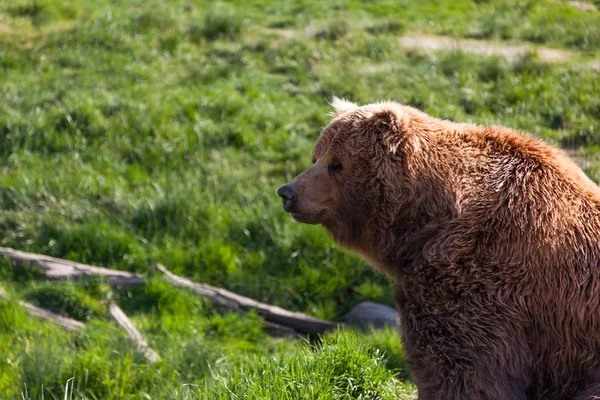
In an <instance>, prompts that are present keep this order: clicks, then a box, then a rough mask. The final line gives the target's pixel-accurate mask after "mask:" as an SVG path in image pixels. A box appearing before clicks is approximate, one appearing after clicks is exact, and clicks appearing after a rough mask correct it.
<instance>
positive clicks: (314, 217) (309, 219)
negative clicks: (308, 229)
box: [289, 211, 323, 225]
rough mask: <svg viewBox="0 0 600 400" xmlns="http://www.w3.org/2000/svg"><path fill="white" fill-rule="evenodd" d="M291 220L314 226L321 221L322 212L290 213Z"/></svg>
mask: <svg viewBox="0 0 600 400" xmlns="http://www.w3.org/2000/svg"><path fill="white" fill-rule="evenodd" d="M289 214H290V215H291V217H292V218H294V219H295V220H296V221H298V222H301V223H303V224H309V225H315V224H319V223H321V222H322V221H321V220H322V218H321V217H322V215H323V212H322V211H318V212H313V213H301V212H290V213H289Z"/></svg>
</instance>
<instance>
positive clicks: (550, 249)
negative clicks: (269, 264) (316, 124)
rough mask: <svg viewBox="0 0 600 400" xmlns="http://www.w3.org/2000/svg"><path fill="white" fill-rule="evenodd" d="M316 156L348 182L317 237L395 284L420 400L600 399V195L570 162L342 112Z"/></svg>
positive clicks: (503, 134)
mask: <svg viewBox="0 0 600 400" xmlns="http://www.w3.org/2000/svg"><path fill="white" fill-rule="evenodd" d="M314 156H315V158H316V159H317V160H319V159H322V158H323V160H330V159H332V158H335V159H336V160H339V161H340V162H341V164H342V165H343V170H342V171H341V172H340V173H339V174H338V175H337V176H334V177H331V176H328V177H326V178H325V176H326V175H324V174H322V175H320V176H322V178H320V179H328V181H327V184H326V185H321V187H323V188H324V189H322V190H320V191H318V192H315V191H313V192H310V189H306V190H305V192H310V193H309V194H310V198H311V204H312V205H315V204H319V205H320V206H323V207H324V209H326V210H327V211H326V217H323V219H322V220H319V221H313V222H318V223H322V224H323V225H324V226H325V227H326V228H327V230H328V231H329V232H330V233H331V234H332V236H333V237H334V238H335V239H336V240H337V241H338V242H340V243H341V244H342V245H344V246H345V247H347V248H349V249H352V250H353V251H357V252H358V253H360V254H362V255H363V256H364V257H365V258H366V259H368V260H369V261H370V262H372V263H373V265H375V266H376V267H377V268H379V269H381V270H382V271H385V272H386V273H387V274H388V275H389V276H390V277H391V278H392V279H393V281H394V282H395V285H396V299H397V306H398V309H399V312H400V319H401V326H402V338H403V341H404V343H405V348H406V354H407V359H408V362H409V364H410V366H411V370H412V374H413V377H414V379H415V382H416V384H417V386H418V389H419V398H420V399H422V400H425V399H427V400H430V399H440V400H441V399H457V400H458V399H490V400H491V399H494V400H495V399H523V400H525V399H556V400H558V399H592V398H594V397H593V396H600V190H599V189H598V187H597V186H596V185H595V184H593V183H592V182H591V181H590V180H589V179H588V178H587V177H586V176H585V175H584V174H583V172H581V170H580V169H579V168H578V167H577V166H576V165H575V164H573V163H572V162H571V161H570V160H569V159H568V158H567V157H566V156H565V155H564V154H563V153H562V152H560V151H558V150H556V149H554V148H552V147H551V146H549V145H547V144H545V143H543V142H542V141H540V140H538V139H536V138H533V137H530V136H527V135H524V134H521V133H518V132H515V131H513V130H510V129H508V128H504V127H496V126H492V127H482V126H475V125H470V124H456V123H452V122H448V121H442V120H439V119H436V118H433V117H430V116H428V115H426V114H424V113H422V112H420V111H418V110H415V109H412V108H410V107H405V106H402V105H399V104H395V103H381V104H374V105H368V106H364V107H358V106H355V107H352V104H351V103H350V104H349V103H343V107H342V109H341V110H340V111H339V112H336V113H334V119H333V121H332V123H331V125H330V126H329V127H327V128H326V129H325V130H324V131H323V133H322V135H321V137H320V138H319V141H318V143H317V145H316V146H315V151H314ZM327 162H329V161H323V164H322V165H323V166H324V168H325V167H326V164H327ZM314 176H316V175H314ZM296 179H299V180H302V175H300V176H299V177H298V178H296ZM314 183H315V182H311V181H310V180H305V181H304V186H303V187H305V188H311V187H313V186H311V185H314ZM324 192H327V193H329V194H327V193H324ZM333 192H335V193H336V194H335V196H332V195H331V193H333ZM307 196H308V194H307ZM321 199H329V200H327V201H325V200H323V201H321ZM331 199H334V200H331ZM302 201H303V198H302V196H299V198H298V202H299V204H300V205H301V204H302Z"/></svg>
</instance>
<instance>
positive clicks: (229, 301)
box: [156, 264, 340, 334]
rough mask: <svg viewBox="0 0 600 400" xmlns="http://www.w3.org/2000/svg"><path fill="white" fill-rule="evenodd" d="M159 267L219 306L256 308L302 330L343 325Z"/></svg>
mask: <svg viewBox="0 0 600 400" xmlns="http://www.w3.org/2000/svg"><path fill="white" fill-rule="evenodd" d="M156 268H157V269H158V270H159V271H161V272H162V273H163V274H165V277H166V278H167V279H168V280H169V281H170V282H171V283H173V285H175V286H178V287H187V288H190V289H192V290H193V291H194V292H195V293H196V294H198V295H200V296H202V297H206V298H207V299H209V300H210V301H211V302H212V303H214V304H215V305H217V306H221V307H225V308H229V309H233V310H239V311H250V310H256V312H257V313H258V314H259V315H261V316H263V317H264V318H265V320H267V321H269V322H273V323H276V324H280V325H284V326H287V327H290V328H292V329H294V330H295V331H297V332H300V333H304V334H319V333H323V332H325V331H327V330H330V329H334V328H336V327H338V326H340V324H338V323H336V322H330V321H323V320H321V319H318V318H314V317H311V316H308V315H306V314H303V313H300V312H292V311H288V310H285V309H283V308H281V307H277V306H272V305H269V304H265V303H261V302H259V301H256V300H254V299H251V298H249V297H245V296H241V295H239V294H236V293H233V292H230V291H228V290H225V289H221V288H218V287H214V286H210V285H207V284H204V283H196V282H192V281H190V280H189V279H186V278H182V277H180V276H177V275H175V274H173V273H172V272H170V271H169V270H168V269H166V268H165V267H164V266H162V265H160V264H157V265H156Z"/></svg>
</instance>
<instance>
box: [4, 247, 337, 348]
mask: <svg viewBox="0 0 600 400" xmlns="http://www.w3.org/2000/svg"><path fill="white" fill-rule="evenodd" d="M2 258H6V259H8V260H10V261H11V262H12V264H13V266H14V267H15V268H19V269H22V270H25V271H37V270H39V271H40V272H41V273H42V275H43V276H44V277H45V278H46V279H53V280H67V279H71V280H83V279H86V278H92V277H103V278H105V279H106V280H107V282H108V283H109V284H111V285H112V286H116V287H128V288H130V287H135V286H138V285H141V284H142V283H144V279H145V278H144V277H143V276H141V275H137V274H133V273H131V272H126V271H119V270H113V269H108V268H101V267H96V266H93V265H86V264H80V263H77V262H73V261H68V260H63V259H60V258H54V257H49V256H45V255H42V254H34V253H26V252H23V251H19V250H15V249H10V248H6V247H0V260H1V259H2ZM156 268H157V269H158V270H160V271H161V272H162V273H164V274H165V276H166V277H167V279H168V280H169V281H171V282H172V283H173V284H174V285H175V286H178V287H188V288H191V289H192V290H193V291H194V292H196V293H197V294H199V295H201V296H203V297H206V298H208V299H209V300H210V301H211V302H212V303H213V304H215V305H217V306H219V307H222V308H225V309H231V310H237V311H250V310H256V311H257V312H258V313H259V314H260V315H261V316H263V317H264V319H265V326H266V331H267V332H268V333H269V334H271V335H275V336H297V334H298V333H301V334H319V333H322V332H325V331H327V330H330V329H333V328H336V327H337V326H339V325H340V324H339V323H335V322H329V321H323V320H320V319H318V318H313V317H310V316H308V315H306V314H303V313H299V312H291V311H288V310H285V309H283V308H281V307H277V306H272V305H269V304H265V303H261V302H259V301H256V300H253V299H251V298H248V297H245V296H241V295H239V294H236V293H233V292H230V291H228V290H225V289H221V288H217V287H214V286H210V285H206V284H202V283H195V282H192V281H190V280H188V279H185V278H182V277H179V276H177V275H174V274H172V273H171V272H169V271H168V270H167V269H166V268H165V267H163V266H162V265H157V266H156Z"/></svg>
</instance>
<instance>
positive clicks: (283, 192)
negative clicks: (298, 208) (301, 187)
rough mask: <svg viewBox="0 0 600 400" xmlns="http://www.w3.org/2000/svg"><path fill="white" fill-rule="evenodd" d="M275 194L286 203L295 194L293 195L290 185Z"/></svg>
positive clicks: (294, 194)
mask: <svg viewBox="0 0 600 400" xmlns="http://www.w3.org/2000/svg"><path fill="white" fill-rule="evenodd" d="M277 194H278V195H279V197H281V198H282V199H283V201H285V202H288V201H292V199H293V198H294V196H296V193H294V189H292V187H291V186H290V185H284V186H282V187H280V188H279V190H277Z"/></svg>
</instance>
